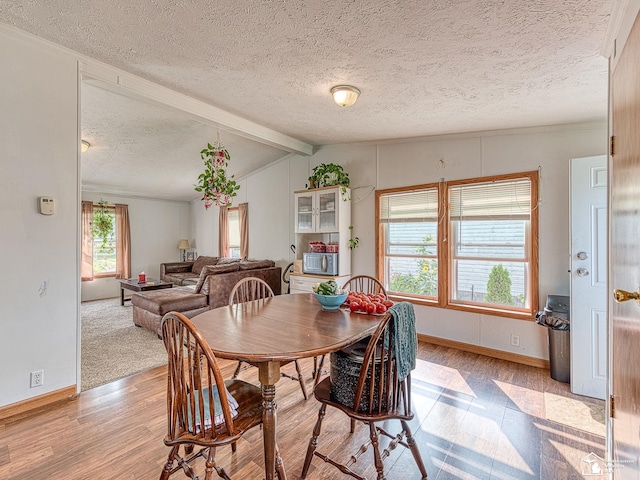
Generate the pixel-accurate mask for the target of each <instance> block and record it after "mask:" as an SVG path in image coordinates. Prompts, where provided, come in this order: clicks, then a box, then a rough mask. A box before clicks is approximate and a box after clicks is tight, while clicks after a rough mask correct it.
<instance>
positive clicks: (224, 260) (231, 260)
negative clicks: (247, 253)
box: [217, 257, 240, 265]
mask: <svg viewBox="0 0 640 480" xmlns="http://www.w3.org/2000/svg"><path fill="white" fill-rule="evenodd" d="M239 262H240V259H239V258H228V257H222V258H220V259H219V260H218V263H217V265H228V264H230V263H239Z"/></svg>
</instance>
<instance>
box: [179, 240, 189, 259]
mask: <svg viewBox="0 0 640 480" xmlns="http://www.w3.org/2000/svg"><path fill="white" fill-rule="evenodd" d="M178 248H179V249H180V250H182V261H183V262H184V261H186V260H187V250H188V249H189V240H187V239H186V238H183V239H182V240H180V245H178Z"/></svg>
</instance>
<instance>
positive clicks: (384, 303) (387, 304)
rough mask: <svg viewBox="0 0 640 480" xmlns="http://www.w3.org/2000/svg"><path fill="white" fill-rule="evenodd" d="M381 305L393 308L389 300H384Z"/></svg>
mask: <svg viewBox="0 0 640 480" xmlns="http://www.w3.org/2000/svg"><path fill="white" fill-rule="evenodd" d="M382 303H383V305H384V306H385V307H387V308H389V307H393V302H392V301H391V300H385V301H384V302H382Z"/></svg>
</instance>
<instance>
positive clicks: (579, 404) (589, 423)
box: [544, 392, 605, 437]
mask: <svg viewBox="0 0 640 480" xmlns="http://www.w3.org/2000/svg"><path fill="white" fill-rule="evenodd" d="M544 406H545V411H546V414H547V420H550V421H552V422H556V423H561V424H562V425H567V426H569V427H572V428H576V429H578V430H582V431H585V432H589V433H593V434H594V435H599V436H601V437H604V436H605V417H604V405H603V404H596V403H594V402H589V401H584V400H576V399H573V398H567V397H563V396H561V395H554V394H553V393H549V392H545V393H544Z"/></svg>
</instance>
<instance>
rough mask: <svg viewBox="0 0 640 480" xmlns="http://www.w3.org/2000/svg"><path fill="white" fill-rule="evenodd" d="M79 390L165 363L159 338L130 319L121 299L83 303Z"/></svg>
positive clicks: (162, 346)
mask: <svg viewBox="0 0 640 480" xmlns="http://www.w3.org/2000/svg"><path fill="white" fill-rule="evenodd" d="M81 315H82V340H81V342H82V344H81V345H82V347H81V350H82V358H81V368H82V371H81V374H82V390H83V391H84V390H88V389H90V388H94V387H97V386H99V385H103V384H105V383H109V382H112V381H113V380H117V379H119V378H124V377H128V376H129V375H133V374H134V373H139V372H142V371H144V370H148V369H150V368H153V367H157V366H159V365H165V364H166V363H167V352H166V350H165V349H164V345H163V343H162V340H160V339H159V338H158V336H157V335H156V334H155V333H153V332H150V331H149V330H147V329H145V328H140V327H136V326H135V325H134V324H133V321H132V315H133V311H132V307H131V303H125V305H124V306H121V305H120V298H119V297H118V298H109V299H106V300H93V301H90V302H82V305H81Z"/></svg>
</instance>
